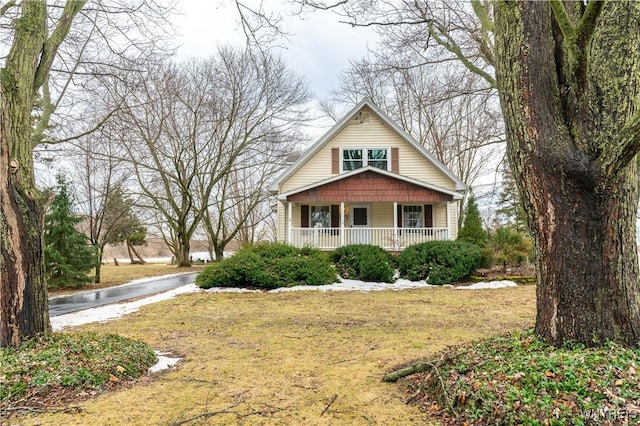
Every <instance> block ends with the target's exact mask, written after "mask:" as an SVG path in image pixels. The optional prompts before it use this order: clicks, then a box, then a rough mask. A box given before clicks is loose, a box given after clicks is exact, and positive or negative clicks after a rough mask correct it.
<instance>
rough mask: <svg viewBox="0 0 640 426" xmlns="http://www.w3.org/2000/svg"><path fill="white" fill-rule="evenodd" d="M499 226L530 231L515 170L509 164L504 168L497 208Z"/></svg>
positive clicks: (525, 231)
mask: <svg viewBox="0 0 640 426" xmlns="http://www.w3.org/2000/svg"><path fill="white" fill-rule="evenodd" d="M496 219H497V222H498V227H504V226H506V227H510V228H513V229H514V230H515V231H517V232H519V233H525V234H526V233H528V230H527V218H526V215H525V212H524V209H523V208H522V203H521V202H520V196H519V195H518V188H517V187H516V182H515V179H514V178H513V172H512V171H511V167H510V166H509V164H507V163H505V164H504V165H503V169H502V189H501V190H500V198H499V200H498V208H497V209H496Z"/></svg>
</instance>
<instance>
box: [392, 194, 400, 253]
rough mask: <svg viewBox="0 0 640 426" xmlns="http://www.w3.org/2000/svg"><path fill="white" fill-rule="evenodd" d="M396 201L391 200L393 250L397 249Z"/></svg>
mask: <svg viewBox="0 0 640 426" xmlns="http://www.w3.org/2000/svg"><path fill="white" fill-rule="evenodd" d="M398 249H399V247H398V202H397V201H394V202H393V251H398Z"/></svg>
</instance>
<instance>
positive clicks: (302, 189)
mask: <svg viewBox="0 0 640 426" xmlns="http://www.w3.org/2000/svg"><path fill="white" fill-rule="evenodd" d="M366 172H372V173H378V174H380V175H382V176H385V177H388V178H391V179H397V180H399V181H403V182H406V183H409V184H413V185H416V186H419V187H421V188H425V189H428V190H431V191H435V192H439V193H442V194H446V195H448V196H450V197H452V199H453V200H460V199H462V194H460V193H459V192H456V191H452V190H450V189H446V188H442V187H440V186H437V185H432V184H429V183H426V182H424V181H421V180H417V179H413V178H410V177H408V176H403V175H400V174H397V173H393V172H390V171H387V170H383V169H379V168H377V167H373V166H365V167H360V168H358V169H355V170H352V171H350V172H346V173H340V174H337V175H333V176H331V177H329V178H327V179H323V180H321V181H318V182H314V183H312V184H309V185H305V186H302V187H300V188H296V189H292V190H290V191H287V192H283V193H281V194H278V199H279V200H283V201H285V200H287V197H289V196H291V195H294V194H298V193H300V192H305V191H308V190H310V189H314V188H318V187H320V186H323V185H328V184H330V183H333V182H338V181H341V180H346V179H349V178H351V177H353V176H356V175H360V174H361V173H366Z"/></svg>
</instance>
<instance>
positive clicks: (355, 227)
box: [351, 204, 371, 244]
mask: <svg viewBox="0 0 640 426" xmlns="http://www.w3.org/2000/svg"><path fill="white" fill-rule="evenodd" d="M369 212H370V208H369V206H368V205H366V204H362V205H353V206H351V244H371V229H370V228H371V218H370V214H369Z"/></svg>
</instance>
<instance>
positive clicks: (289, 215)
mask: <svg viewBox="0 0 640 426" xmlns="http://www.w3.org/2000/svg"><path fill="white" fill-rule="evenodd" d="M292 216H293V203H287V243H289V244H291V239H292V238H293V223H292V221H293V218H292Z"/></svg>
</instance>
